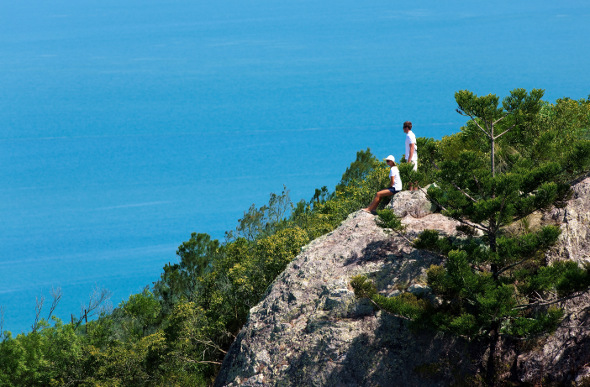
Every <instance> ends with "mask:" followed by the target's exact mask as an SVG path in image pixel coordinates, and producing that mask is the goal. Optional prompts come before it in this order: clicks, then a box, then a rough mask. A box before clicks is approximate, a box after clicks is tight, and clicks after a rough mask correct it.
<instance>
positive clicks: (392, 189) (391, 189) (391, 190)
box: [387, 187, 397, 195]
mask: <svg viewBox="0 0 590 387" xmlns="http://www.w3.org/2000/svg"><path fill="white" fill-rule="evenodd" d="M387 189H388V190H389V192H391V193H392V194H394V195H395V193H396V192H397V191H396V190H395V188H393V187H389V188H387Z"/></svg>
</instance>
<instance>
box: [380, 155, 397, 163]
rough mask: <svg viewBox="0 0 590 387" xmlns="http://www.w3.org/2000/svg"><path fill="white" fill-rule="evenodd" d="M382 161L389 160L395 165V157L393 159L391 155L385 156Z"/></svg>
mask: <svg viewBox="0 0 590 387" xmlns="http://www.w3.org/2000/svg"><path fill="white" fill-rule="evenodd" d="M383 160H385V161H387V160H391V161H393V162H394V163H395V157H393V156H392V155H389V156H387V157H386V158H384V159H383Z"/></svg>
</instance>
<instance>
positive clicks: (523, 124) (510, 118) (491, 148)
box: [352, 89, 590, 385]
mask: <svg viewBox="0 0 590 387" xmlns="http://www.w3.org/2000/svg"><path fill="white" fill-rule="evenodd" d="M542 95H543V92H542V91H541V90H533V91H532V92H531V93H530V94H529V93H527V92H526V91H524V90H523V89H516V90H514V91H512V92H511V94H510V96H508V97H506V98H505V99H504V100H503V102H502V106H501V107H500V106H499V99H498V97H496V96H495V95H488V96H484V97H478V96H476V95H474V94H473V93H471V92H469V91H460V92H458V93H456V95H455V98H456V101H457V104H458V106H459V108H458V109H457V110H458V112H459V113H461V114H463V115H465V116H467V117H469V118H470V124H468V125H467V127H466V128H464V132H465V135H467V136H471V137H474V138H473V139H472V140H471V141H470V143H471V144H475V146H473V147H472V148H471V149H463V150H461V151H460V152H459V154H457V155H455V157H454V158H453V159H451V160H444V161H441V162H440V163H439V164H438V172H437V174H436V183H437V184H436V185H435V186H432V187H431V188H430V189H429V191H428V194H429V196H430V197H431V198H432V199H433V201H435V202H436V203H437V204H438V205H439V206H440V207H442V208H443V212H444V213H445V214H446V215H448V216H450V217H452V218H454V219H456V220H458V221H460V222H461V223H462V224H463V226H462V227H461V229H462V230H463V231H465V232H467V234H466V235H467V236H466V237H464V238H454V239H451V238H441V237H440V236H439V235H438V233H437V232H434V231H427V232H424V233H423V234H422V235H421V236H420V237H419V238H418V239H417V240H416V241H415V246H416V247H418V248H423V249H429V250H431V251H435V252H437V253H439V254H440V255H441V257H443V264H441V265H438V266H432V267H431V268H430V269H429V270H428V272H427V273H428V284H429V286H430V287H431V289H432V291H433V292H434V293H435V295H436V296H437V297H438V299H439V300H440V304H438V305H436V306H435V305H433V304H430V303H427V302H418V301H419V300H418V299H417V297H415V296H413V295H408V294H402V295H401V296H398V298H397V299H395V300H391V299H385V298H384V297H382V296H379V295H378V294H377V293H376V292H375V291H374V290H371V286H370V284H367V283H366V281H365V280H363V279H362V278H355V279H354V281H353V283H352V284H353V286H355V287H356V289H357V291H358V294H359V296H365V297H369V298H371V299H372V300H373V301H374V302H375V303H377V304H378V305H380V306H381V307H383V308H384V309H386V310H388V311H390V312H392V313H396V314H399V315H403V316H406V317H408V318H410V319H412V320H414V321H419V322H421V323H424V322H426V323H428V324H429V325H430V326H434V327H435V328H436V329H439V330H443V331H449V332H452V333H455V334H458V335H462V336H464V337H467V338H469V339H478V340H482V341H483V342H485V343H486V344H487V347H488V357H487V358H488V360H487V363H486V364H485V365H483V364H482V370H483V372H484V373H485V375H486V383H487V384H489V385H494V384H496V377H497V358H498V356H497V350H498V348H499V344H500V342H501V339H502V337H504V336H515V337H520V338H530V337H535V336H538V335H540V334H545V333H548V332H551V331H552V330H554V329H555V328H556V326H557V324H558V323H559V321H560V319H561V317H562V311H561V310H560V309H558V308H557V307H555V306H556V305H557V304H558V302H559V301H561V300H563V299H565V298H568V297H573V296H575V295H577V294H579V292H581V291H583V290H586V289H587V288H588V286H589V285H590V274H589V270H588V267H585V268H581V267H579V266H578V265H577V264H576V263H574V262H571V261H569V262H556V263H554V264H553V265H548V262H547V261H546V260H545V257H544V252H545V251H546V250H547V249H548V248H549V247H550V246H551V245H552V244H554V243H555V242H556V241H557V238H558V236H559V233H560V230H559V228H558V227H556V226H545V227H542V228H540V229H539V230H537V231H534V232H527V233H524V234H521V235H515V234H511V233H508V232H506V226H509V225H510V224H511V223H513V222H514V221H516V220H518V219H521V218H523V217H525V216H527V215H529V214H531V213H532V212H534V211H535V210H540V209H545V208H548V207H550V206H551V205H553V204H554V203H556V202H558V201H560V200H563V199H564V198H565V197H566V195H567V194H568V192H569V185H567V184H564V183H563V181H562V180H563V179H562V178H563V175H564V170H565V169H567V165H565V164H562V163H560V162H557V161H538V160H536V161H535V162H532V161H531V160H529V159H526V158H524V157H520V155H519V153H518V151H517V147H516V148H514V144H510V146H511V147H513V149H516V151H513V152H512V153H511V154H509V153H507V156H506V158H505V160H503V162H502V165H501V167H498V165H497V164H496V163H497V160H496V157H495V154H496V152H497V151H498V149H499V148H503V147H507V144H504V143H503V142H502V140H503V138H504V136H505V135H506V134H508V133H510V132H511V131H513V130H514V131H522V130H526V128H527V124H528V123H530V122H531V121H532V120H534V117H535V115H536V114H538V112H539V110H540V108H541V105H542V101H541V100H540V98H541V96H542ZM482 134H483V136H482ZM486 144H487V149H486ZM571 149H586V150H587V149H588V143H585V144H583V145H581V146H576V147H574V146H572V147H571ZM586 153H587V152H586ZM584 154H585V153H584V152H578V157H582V158H583V157H584V156H580V155H584ZM589 159H590V157H587V156H585V160H580V159H579V160H577V162H578V163H581V164H583V165H584V166H585V168H586V170H587V167H588V161H589ZM570 177H571V176H570ZM408 311H411V313H410V312H408Z"/></svg>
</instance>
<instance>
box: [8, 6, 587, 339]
mask: <svg viewBox="0 0 590 387" xmlns="http://www.w3.org/2000/svg"><path fill="white" fill-rule="evenodd" d="M34 3H35V4H34V6H32V4H30V3H26V4H25V3H19V2H5V3H3V4H1V5H0V84H1V85H2V89H3V90H2V93H0V101H1V103H0V161H1V164H0V165H1V167H0V214H1V216H0V246H2V249H1V250H0V273H1V274H0V276H1V277H0V279H1V280H0V307H1V308H2V311H3V325H2V327H1V328H2V329H3V330H4V331H11V332H12V333H13V334H18V333H20V332H28V331H29V330H30V327H31V324H32V323H33V321H34V318H35V303H36V298H38V297H45V299H46V301H45V308H44V310H43V312H42V313H41V317H45V315H46V313H47V312H48V308H49V305H50V304H51V291H52V289H58V288H59V289H61V290H62V292H63V297H62V300H61V301H60V304H59V306H58V308H57V309H56V311H55V313H54V314H55V316H57V317H59V318H61V319H63V320H64V321H66V322H68V321H69V320H70V316H71V315H72V314H74V315H79V314H80V307H81V305H82V304H84V303H86V302H87V301H88V299H89V297H90V295H91V294H92V293H93V291H94V290H95V289H103V288H104V289H109V290H110V291H111V292H112V297H111V299H110V302H111V304H112V306H113V307H116V306H117V305H118V304H119V303H120V302H121V301H123V300H126V299H127V298H128V297H129V296H130V295H131V294H134V293H138V292H141V291H142V289H143V288H144V287H146V286H151V284H152V283H153V282H155V281H157V280H158V278H159V275H160V273H161V272H162V267H163V266H164V265H165V264H167V263H168V262H175V261H176V255H175V252H176V249H177V247H178V246H179V245H180V244H181V243H182V242H183V241H186V240H188V239H189V238H190V234H191V233H192V232H203V233H208V234H209V235H211V236H212V237H213V238H217V239H220V240H223V238H224V233H225V232H226V231H229V230H232V229H234V228H235V227H236V226H237V223H238V219H239V218H240V217H241V216H242V215H243V214H244V212H245V211H247V210H248V208H249V207H250V205H252V204H255V205H256V206H257V207H260V206H262V205H264V204H266V203H267V201H268V198H269V195H270V194H271V193H280V192H281V191H282V190H283V187H286V188H287V189H288V190H289V193H290V198H291V200H292V201H293V202H294V203H295V202H297V201H299V200H301V199H304V200H309V199H310V198H311V197H312V196H313V194H314V190H315V189H316V188H320V187H322V186H327V187H328V188H329V189H330V190H333V189H334V186H335V185H336V184H337V183H338V182H339V180H340V178H341V176H342V173H344V171H345V170H346V168H347V167H348V165H349V164H350V163H351V162H352V161H354V159H355V155H356V152H357V151H359V150H364V149H367V148H370V149H371V151H372V153H373V154H374V155H376V156H377V157H379V158H383V157H385V156H387V155H389V154H393V155H394V156H395V157H401V156H402V154H403V152H404V139H405V137H404V133H403V132H402V123H403V122H404V121H406V120H410V121H412V122H413V123H414V132H415V134H416V135H417V136H418V137H431V138H435V139H440V138H442V137H443V136H446V135H450V134H452V133H455V132H457V131H459V130H460V127H461V126H462V125H463V124H464V123H465V122H466V120H465V118H464V117H462V116H460V115H459V114H457V113H456V112H455V108H456V104H455V101H454V93H455V92H456V91H458V90H462V89H468V90H471V91H473V92H475V93H476V94H480V95H481V94H488V93H494V94H497V95H498V96H499V97H500V98H503V97H504V96H506V95H508V94H509V92H510V90H512V89H515V88H520V87H522V88H525V89H527V90H531V89H533V88H540V89H545V97H544V100H546V101H549V102H555V101H556V100H557V99H559V98H563V97H569V98H572V99H581V98H587V97H589V95H590V74H589V73H588V71H587V67H588V63H590V43H589V42H588V39H587V36H588V35H589V34H590V23H589V21H590V4H587V3H586V2H583V1H566V2H561V3H559V4H558V3H555V2H550V1H539V2H536V3H535V4H534V6H531V5H530V4H520V3H515V2H508V1H501V2H496V3H494V4H487V3H486V4H476V3H465V2H462V1H456V0H453V1H449V2H444V3H440V2H436V1H426V2H422V3H420V4H414V3H411V4H409V3H403V4H402V3H392V2H387V1H376V2H371V3H367V4H363V3H358V2H353V1H344V2H342V1H339V2H336V1H331V0H329V1H325V2H321V3H317V2H311V1H287V2H282V3H274V2H270V1H264V0H263V1H256V2H254V1H228V2H222V3H210V4H207V3H205V2H189V1H180V0H175V1H172V2H163V1H159V0H150V1H147V2H146V1H142V2H140V1H138V0H129V1H126V2H116V1H113V0H106V1H100V2H99V1H90V2H83V3H80V2H75V1H72V0H59V1H54V2H34ZM0 317H1V316H0Z"/></svg>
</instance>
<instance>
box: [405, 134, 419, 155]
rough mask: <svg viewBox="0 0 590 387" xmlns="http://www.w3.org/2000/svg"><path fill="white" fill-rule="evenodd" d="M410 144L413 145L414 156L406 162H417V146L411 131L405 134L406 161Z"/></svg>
mask: <svg viewBox="0 0 590 387" xmlns="http://www.w3.org/2000/svg"><path fill="white" fill-rule="evenodd" d="M410 144H414V154H413V155H412V160H408V161H418V146H417V145H416V135H415V134H414V132H412V131H411V130H410V131H408V133H406V159H407V158H408V157H410Z"/></svg>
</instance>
